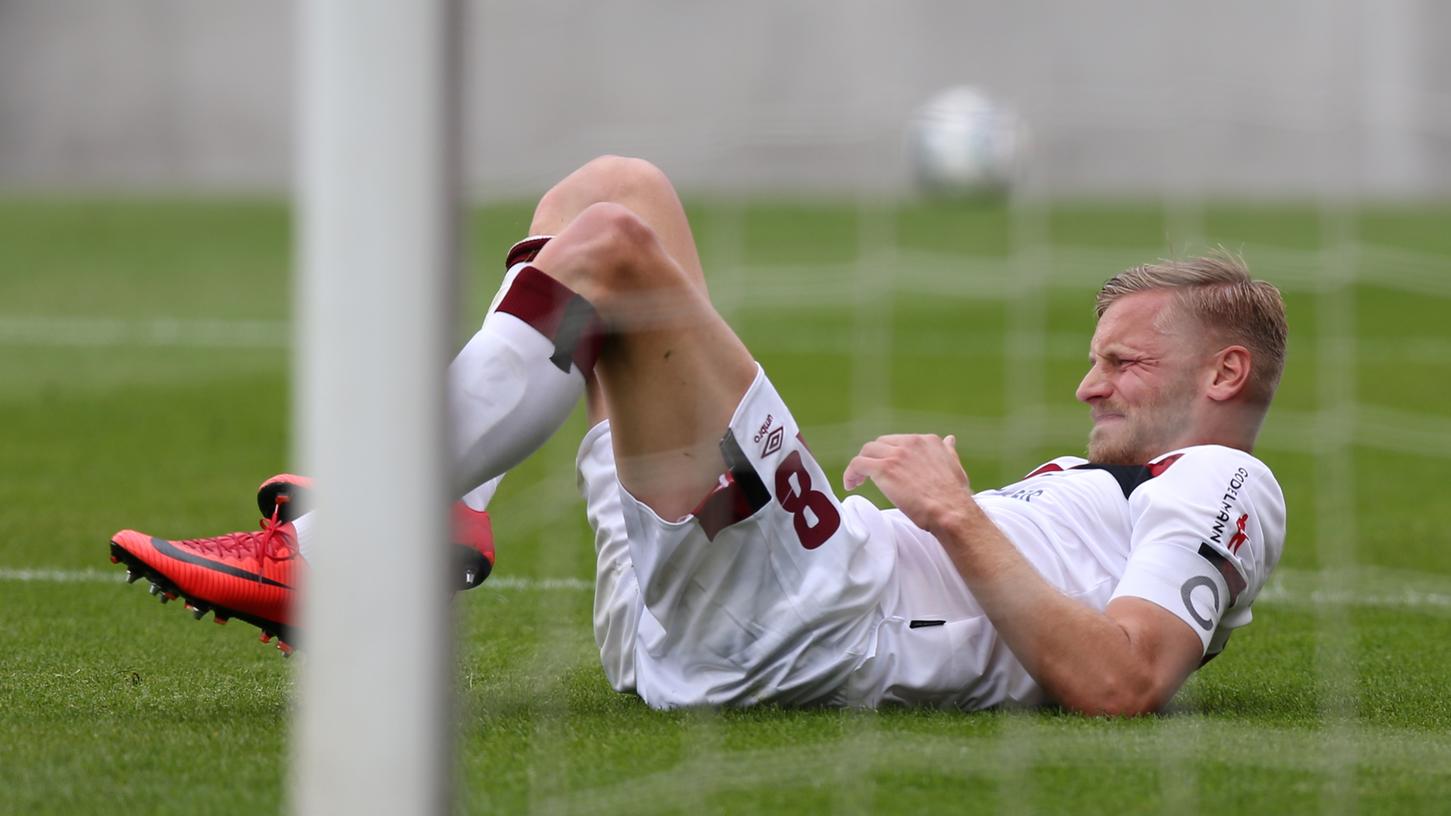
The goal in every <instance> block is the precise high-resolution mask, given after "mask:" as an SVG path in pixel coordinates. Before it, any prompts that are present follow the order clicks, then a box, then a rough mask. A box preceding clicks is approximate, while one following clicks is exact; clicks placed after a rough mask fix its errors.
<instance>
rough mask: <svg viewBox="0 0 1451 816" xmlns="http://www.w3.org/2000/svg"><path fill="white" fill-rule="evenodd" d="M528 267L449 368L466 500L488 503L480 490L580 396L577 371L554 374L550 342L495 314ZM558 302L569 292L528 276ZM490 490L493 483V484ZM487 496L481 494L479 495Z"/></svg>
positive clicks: (510, 282) (512, 274)
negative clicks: (470, 492)
mask: <svg viewBox="0 0 1451 816" xmlns="http://www.w3.org/2000/svg"><path fill="white" fill-rule="evenodd" d="M526 267H527V264H517V265H515V267H514V268H512V269H510V270H509V272H508V274H507V275H506V276H505V278H504V283H503V286H501V287H500V293H499V295H498V296H496V297H495V298H494V303H493V305H492V306H491V307H490V310H491V311H490V313H489V315H488V316H487V317H485V318H484V324H483V326H482V327H481V328H480V329H479V331H478V333H477V334H475V335H474V336H473V338H472V339H471V340H469V342H468V344H467V345H465V346H464V348H463V350H462V351H460V352H459V353H458V356H457V357H455V358H454V360H453V362H452V363H451V364H450V365H449V368H448V386H449V389H448V391H449V408H450V415H451V419H452V421H453V432H454V433H453V440H454V444H455V446H456V450H457V458H456V459H455V465H454V475H455V482H454V483H455V485H457V486H458V487H459V489H460V491H462V490H468V489H470V488H473V487H474V486H475V485H481V486H480V487H478V488H476V490H475V492H476V493H481V495H475V496H473V501H480V500H482V501H483V502H484V503H487V500H488V498H489V497H491V496H492V495H493V490H492V489H489V485H488V484H487V483H493V482H494V480H495V479H496V477H498V476H500V475H502V474H503V473H505V472H506V471H508V470H509V469H510V468H512V467H514V466H515V465H517V464H519V463H520V462H522V461H524V459H525V458H526V457H528V456H529V454H531V453H533V452H534V451H535V450H537V449H538V448H539V446H541V445H543V444H544V443H545V442H546V441H547V440H548V439H549V437H550V436H553V435H554V432H555V431H556V430H558V429H559V426H561V425H563V424H564V421H565V420H566V419H568V418H569V414H570V411H572V410H573V409H574V406H575V405H576V404H577V403H578V402H579V400H580V397H581V396H583V394H584V375H583V374H582V373H581V372H580V370H579V366H578V365H577V364H574V363H572V362H570V361H569V360H566V361H565V363H564V364H565V365H568V371H563V370H561V369H560V368H559V364H557V363H556V362H555V360H556V359H557V358H558V356H559V355H558V353H557V349H556V344H555V340H554V339H553V338H551V337H547V336H545V335H544V334H543V333H541V331H540V330H539V329H536V328H535V327H534V326H532V325H530V324H529V323H527V322H525V320H524V319H521V318H520V317H518V316H516V315H514V314H511V313H509V312H508V310H507V307H506V310H505V311H497V309H498V307H499V306H500V304H501V302H502V301H503V300H504V296H505V295H506V294H507V293H508V291H509V289H510V288H511V287H513V286H514V285H515V284H516V282H517V281H518V280H519V276H520V274H521V273H522V272H523V270H524V269H525V268H526ZM531 274H532V276H533V280H534V282H535V283H536V284H537V283H538V282H540V281H543V282H544V283H545V284H547V285H548V286H549V287H552V288H553V289H554V290H555V291H553V292H551V293H550V294H551V296H553V297H559V296H560V294H561V293H568V290H567V289H565V288H564V287H563V285H562V284H559V283H557V282H555V281H553V280H552V279H547V280H546V278H547V276H544V275H543V273H540V272H538V271H537V270H533V271H532V273H531ZM568 294H570V295H571V296H572V293H568ZM494 487H495V488H496V487H497V484H496V483H495V484H494ZM483 491H487V492H486V493H482V492H483Z"/></svg>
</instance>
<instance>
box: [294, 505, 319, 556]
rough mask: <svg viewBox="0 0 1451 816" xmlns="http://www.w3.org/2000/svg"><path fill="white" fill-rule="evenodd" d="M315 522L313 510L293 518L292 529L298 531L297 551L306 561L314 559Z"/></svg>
mask: <svg viewBox="0 0 1451 816" xmlns="http://www.w3.org/2000/svg"><path fill="white" fill-rule="evenodd" d="M313 523H314V520H313V517H312V511H308V512H306V513H303V514H302V515H300V516H298V517H297V518H295V519H293V520H292V529H293V530H295V531H297V552H298V553H299V554H301V555H302V560H304V561H311V560H312V543H313V542H312V539H313Z"/></svg>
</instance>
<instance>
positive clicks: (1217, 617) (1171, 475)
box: [1113, 446, 1285, 659]
mask: <svg viewBox="0 0 1451 816" xmlns="http://www.w3.org/2000/svg"><path fill="white" fill-rule="evenodd" d="M1165 459H1167V457H1165ZM1161 461H1162V460H1161ZM1129 516H1130V522H1131V524H1132V533H1131V537H1130V542H1129V557H1128V563H1127V565H1126V567H1125V570H1124V575H1123V579H1122V580H1120V581H1119V584H1118V586H1117V587H1116V588H1115V589H1114V593H1113V597H1114V598H1120V597H1135V598H1143V599H1145V600H1147V601H1150V602H1152V603H1154V604H1156V605H1158V606H1160V607H1163V608H1164V609H1166V610H1168V611H1169V612H1170V613H1172V614H1174V615H1175V616H1177V617H1178V618H1179V619H1180V620H1182V621H1184V622H1185V623H1186V624H1188V625H1189V628H1190V629H1192V630H1193V631H1194V632H1195V634H1197V635H1199V640H1200V642H1201V644H1202V645H1203V647H1204V654H1205V658H1206V659H1208V658H1209V657H1213V656H1214V655H1215V654H1217V653H1218V652H1219V650H1220V649H1222V648H1223V646H1224V643H1225V641H1226V640H1228V638H1229V633H1230V631H1231V630H1233V629H1235V628H1238V627H1240V626H1244V625H1245V624H1247V623H1249V622H1250V618H1251V615H1250V605H1251V604H1252V603H1253V602H1254V599H1255V597H1256V596H1257V595H1258V594H1259V591H1260V589H1261V588H1262V587H1263V586H1264V584H1265V581H1266V579H1267V578H1268V577H1269V573H1270V571H1271V570H1273V569H1274V567H1275V564H1277V563H1278V562H1279V558H1280V553H1281V551H1282V550H1283V547H1284V531H1285V500H1284V496H1283V494H1282V493H1281V491H1280V486H1279V484H1278V483H1277V482H1276V481H1275V478H1274V476H1273V474H1271V473H1270V470H1269V468H1267V467H1265V465H1264V464H1263V463H1261V462H1260V461H1259V460H1258V459H1255V458H1254V457H1253V456H1251V455H1249V454H1247V453H1244V452H1243V451H1238V450H1234V449H1231V448H1224V447H1219V446H1203V447H1195V448H1187V449H1185V450H1184V451H1182V452H1181V455H1180V456H1178V457H1177V458H1176V459H1174V460H1173V462H1172V464H1170V465H1169V466H1167V467H1165V468H1164V469H1163V470H1162V472H1161V473H1160V474H1159V475H1158V476H1157V477H1155V478H1153V479H1150V480H1149V481H1147V482H1145V483H1144V484H1143V485H1142V486H1140V487H1139V488H1138V489H1137V490H1135V491H1134V492H1133V494H1132V495H1131V496H1130V497H1129Z"/></svg>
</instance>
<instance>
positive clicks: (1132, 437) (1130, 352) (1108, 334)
mask: <svg viewBox="0 0 1451 816" xmlns="http://www.w3.org/2000/svg"><path fill="white" fill-rule="evenodd" d="M1177 312H1178V309H1177V307H1176V306H1175V305H1174V293H1173V292H1171V291H1168V290H1153V291H1147V292H1136V293H1134V294H1131V295H1126V296H1124V297H1122V298H1120V299H1118V300H1117V301H1115V302H1114V303H1113V305H1111V306H1109V308H1108V311H1106V312H1104V314H1103V317H1101V318H1099V321H1098V327H1097V328H1096V329H1095V330H1094V332H1093V341H1092V343H1091V345H1090V347H1089V369H1088V373H1087V374H1086V375H1084V377H1083V381H1082V382H1081V383H1079V385H1078V391H1077V393H1076V396H1077V398H1078V400H1079V401H1080V402H1083V403H1086V404H1087V405H1088V406H1089V408H1091V409H1092V412H1093V430H1092V431H1091V432H1090V433H1089V436H1088V459H1089V461H1091V462H1096V463H1099V464H1110V465H1112V464H1120V465H1133V464H1144V463H1145V462H1148V461H1149V460H1151V459H1153V458H1154V457H1156V456H1158V455H1159V454H1162V453H1165V452H1167V451H1171V450H1174V449H1175V448H1179V447H1183V446H1184V445H1186V444H1189V442H1188V441H1187V440H1188V439H1191V438H1192V432H1193V415H1194V404H1195V402H1196V401H1197V399H1198V398H1199V396H1200V395H1199V387H1198V382H1199V378H1198V374H1199V373H1200V371H1202V365H1203V362H1204V359H1205V355H1204V347H1203V346H1204V337H1203V332H1202V330H1200V328H1199V327H1198V325H1197V323H1196V322H1195V321H1194V320H1193V319H1192V318H1187V319H1186V318H1181V317H1179V316H1178V315H1177Z"/></svg>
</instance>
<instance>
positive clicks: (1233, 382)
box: [1206, 345, 1252, 402]
mask: <svg viewBox="0 0 1451 816" xmlns="http://www.w3.org/2000/svg"><path fill="white" fill-rule="evenodd" d="M1251 366H1252V362H1251V360H1250V354H1249V349H1247V348H1245V347H1244V346H1238V345H1236V346H1225V347H1224V348H1222V349H1220V350H1219V351H1218V353H1216V354H1215V355H1214V369H1213V377H1212V378H1211V379H1210V381H1209V390H1208V392H1207V394H1206V396H1208V397H1209V398H1210V399H1212V400H1215V401H1216V402H1223V401H1225V400H1230V399H1234V398H1235V397H1236V396H1238V395H1239V394H1240V392H1242V391H1244V389H1245V386H1247V385H1249V375H1250V369H1251Z"/></svg>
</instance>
